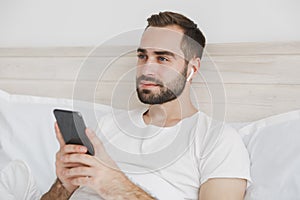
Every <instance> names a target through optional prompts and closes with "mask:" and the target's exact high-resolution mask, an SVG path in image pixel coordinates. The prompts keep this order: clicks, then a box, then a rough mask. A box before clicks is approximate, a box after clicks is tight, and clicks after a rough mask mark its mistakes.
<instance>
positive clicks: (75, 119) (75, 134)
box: [53, 109, 95, 155]
mask: <svg viewBox="0 0 300 200" xmlns="http://www.w3.org/2000/svg"><path fill="white" fill-rule="evenodd" d="M53 113H54V116H55V118H56V121H57V124H58V127H59V129H60V132H61V134H62V137H63V139H64V141H65V143H66V144H78V145H83V146H85V147H86V148H87V154H90V155H94V154H95V151H94V147H93V145H92V143H91V141H90V140H89V138H88V137H87V135H86V134H85V129H86V126H85V123H84V120H83V118H82V115H81V114H80V113H79V112H76V111H70V110H61V109H54V110H53Z"/></svg>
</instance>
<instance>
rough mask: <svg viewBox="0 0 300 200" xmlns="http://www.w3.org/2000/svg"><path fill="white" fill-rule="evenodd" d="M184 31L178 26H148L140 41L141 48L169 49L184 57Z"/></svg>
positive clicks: (150, 49)
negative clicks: (182, 48) (182, 44)
mask: <svg viewBox="0 0 300 200" xmlns="http://www.w3.org/2000/svg"><path fill="white" fill-rule="evenodd" d="M183 35H184V34H183V31H182V30H181V29H179V28H177V27H174V26H172V27H171V26H170V27H148V28H147V29H146V30H145V32H144V33H143V36H142V38H141V42H140V47H139V48H140V49H146V50H149V51H153V50H159V51H169V52H172V53H174V54H175V55H178V56H181V57H184V54H183V52H182V50H181V41H182V37H183Z"/></svg>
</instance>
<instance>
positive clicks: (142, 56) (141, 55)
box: [137, 54, 146, 59]
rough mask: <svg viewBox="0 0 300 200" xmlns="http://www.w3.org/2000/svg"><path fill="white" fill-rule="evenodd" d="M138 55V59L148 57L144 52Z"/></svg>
mask: <svg viewBox="0 0 300 200" xmlns="http://www.w3.org/2000/svg"><path fill="white" fill-rule="evenodd" d="M137 57H138V59H145V58H146V56H145V55H143V54H139V55H137Z"/></svg>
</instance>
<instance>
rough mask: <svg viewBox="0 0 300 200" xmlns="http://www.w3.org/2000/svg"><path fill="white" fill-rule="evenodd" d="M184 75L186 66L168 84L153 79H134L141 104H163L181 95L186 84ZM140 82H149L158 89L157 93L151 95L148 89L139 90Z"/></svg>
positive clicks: (142, 76) (145, 77) (141, 77)
mask: <svg viewBox="0 0 300 200" xmlns="http://www.w3.org/2000/svg"><path fill="white" fill-rule="evenodd" d="M186 74H187V66H186V67H185V68H184V70H183V71H182V72H181V73H180V74H179V75H177V77H176V78H174V79H173V80H171V81H170V82H168V83H165V84H164V83H163V82H162V81H160V80H158V79H155V78H153V77H148V76H145V75H141V76H140V77H138V78H137V79H136V87H137V88H136V91H137V94H138V97H139V99H140V101H141V102H143V103H145V104H151V105H152V104H163V103H166V102H169V101H172V100H174V99H176V98H177V97H178V96H179V95H181V93H182V91H183V90H184V88H185V84H186ZM141 81H151V82H153V83H154V84H156V85H157V86H158V87H159V92H157V93H153V92H152V91H151V90H148V89H139V84H140V82H141Z"/></svg>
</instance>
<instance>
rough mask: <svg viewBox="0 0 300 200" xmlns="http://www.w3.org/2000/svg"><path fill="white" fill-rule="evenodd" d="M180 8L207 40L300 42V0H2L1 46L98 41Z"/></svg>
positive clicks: (50, 44) (227, 41) (56, 44)
mask: <svg viewBox="0 0 300 200" xmlns="http://www.w3.org/2000/svg"><path fill="white" fill-rule="evenodd" d="M162 10H172V11H179V12H181V13H183V14H186V15H187V16H189V17H190V18H192V19H193V20H195V21H196V22H197V23H198V24H199V26H200V27H201V29H202V30H203V32H204V33H205V35H206V36H207V39H208V42H209V43H229V42H261V41H294V40H298V41H299V40H300V26H299V25H300V23H299V19H300V12H299V10H300V3H299V0H248V1H244V0H226V1H224V0H223V1H222V0H206V1H204V0H202V1H200V0H189V1H188V0H186V1H182V0H164V1H161V0H151V1H142V0H128V1H122V0H119V1H117V0H110V1H100V0H47V1H46V0H0V47H22V46H23V47H28V46H29V47H32V46H85V45H97V44H99V43H101V42H103V41H105V40H107V39H109V38H111V37H113V36H115V35H118V34H120V33H122V32H126V31H131V30H133V29H140V28H143V27H144V26H145V25H146V18H147V17H148V16H149V15H150V14H151V13H157V12H158V11H162Z"/></svg>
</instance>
